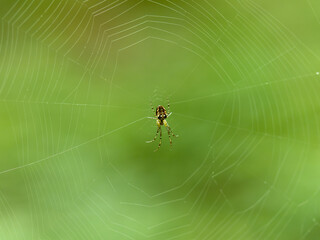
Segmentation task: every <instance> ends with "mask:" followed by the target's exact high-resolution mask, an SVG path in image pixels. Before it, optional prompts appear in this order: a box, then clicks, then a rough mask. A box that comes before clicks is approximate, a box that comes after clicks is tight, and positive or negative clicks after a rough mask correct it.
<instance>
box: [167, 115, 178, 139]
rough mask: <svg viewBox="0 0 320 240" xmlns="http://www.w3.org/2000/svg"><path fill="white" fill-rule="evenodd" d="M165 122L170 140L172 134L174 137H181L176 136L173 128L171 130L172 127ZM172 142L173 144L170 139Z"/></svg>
mask: <svg viewBox="0 0 320 240" xmlns="http://www.w3.org/2000/svg"><path fill="white" fill-rule="evenodd" d="M163 122H164V126H165V127H166V128H167V130H168V135H169V138H170V134H171V135H172V136H174V137H179V135H175V134H174V133H173V132H172V130H171V128H170V126H169V124H168V122H167V121H166V120H164V121H163ZM170 142H171V138H170Z"/></svg>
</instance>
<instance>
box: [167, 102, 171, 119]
mask: <svg viewBox="0 0 320 240" xmlns="http://www.w3.org/2000/svg"><path fill="white" fill-rule="evenodd" d="M167 102H168V115H169V116H170V114H171V113H170V102H169V99H168V98H167ZM169 116H168V117H169Z"/></svg>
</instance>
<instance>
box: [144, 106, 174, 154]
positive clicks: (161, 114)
mask: <svg viewBox="0 0 320 240" xmlns="http://www.w3.org/2000/svg"><path fill="white" fill-rule="evenodd" d="M151 108H152V111H153V112H154V108H153V106H152V104H151ZM168 113H169V114H167V110H166V109H165V108H164V106H162V105H159V106H158V107H157V109H156V115H155V116H156V117H149V118H151V119H156V120H157V126H158V129H157V133H156V135H155V136H154V138H153V139H152V140H151V141H147V142H146V143H152V142H154V141H155V140H156V139H157V137H158V134H159V132H160V142H159V145H158V148H157V149H156V150H155V152H156V151H158V150H159V148H160V147H161V140H162V131H161V126H162V125H164V126H165V127H166V129H167V132H168V136H169V141H170V145H171V146H172V140H171V136H170V135H172V136H174V137H178V135H174V134H173V132H172V130H171V128H170V126H169V124H168V122H167V121H166V118H168V117H169V116H170V115H171V112H170V104H169V103H168Z"/></svg>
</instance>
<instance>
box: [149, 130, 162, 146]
mask: <svg viewBox="0 0 320 240" xmlns="http://www.w3.org/2000/svg"><path fill="white" fill-rule="evenodd" d="M159 131H160V137H161V127H158V129H157V133H156V135H155V136H154V138H153V139H152V140H150V141H146V143H152V142H154V141H155V140H156V139H157V137H158V134H159ZM160 141H161V140H160Z"/></svg>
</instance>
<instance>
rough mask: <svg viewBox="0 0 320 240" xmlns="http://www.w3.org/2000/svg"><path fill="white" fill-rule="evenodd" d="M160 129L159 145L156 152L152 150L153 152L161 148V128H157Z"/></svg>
mask: <svg viewBox="0 0 320 240" xmlns="http://www.w3.org/2000/svg"><path fill="white" fill-rule="evenodd" d="M159 129H160V142H159V145H158V148H157V149H156V150H154V151H155V152H156V151H158V150H159V148H160V147H161V141H162V131H161V127H159Z"/></svg>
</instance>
